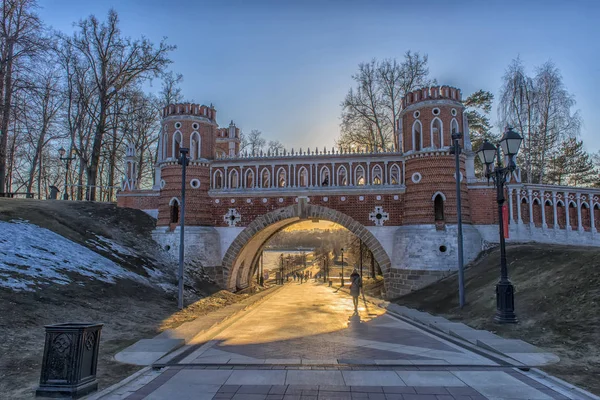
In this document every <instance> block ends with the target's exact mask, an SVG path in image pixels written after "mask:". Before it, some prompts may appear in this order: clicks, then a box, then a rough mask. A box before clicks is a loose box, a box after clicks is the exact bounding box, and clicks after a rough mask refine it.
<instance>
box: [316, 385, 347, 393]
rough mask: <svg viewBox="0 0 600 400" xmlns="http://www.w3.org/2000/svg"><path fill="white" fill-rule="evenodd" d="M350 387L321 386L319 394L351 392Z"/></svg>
mask: <svg viewBox="0 0 600 400" xmlns="http://www.w3.org/2000/svg"><path fill="white" fill-rule="evenodd" d="M349 391H350V386H346V385H319V392H349Z"/></svg>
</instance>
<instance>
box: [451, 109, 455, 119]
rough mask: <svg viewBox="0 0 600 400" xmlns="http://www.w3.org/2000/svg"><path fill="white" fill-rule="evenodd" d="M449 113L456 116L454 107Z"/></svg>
mask: <svg viewBox="0 0 600 400" xmlns="http://www.w3.org/2000/svg"><path fill="white" fill-rule="evenodd" d="M450 114H452V116H453V117H456V108H453V109H452V110H451V111H450Z"/></svg>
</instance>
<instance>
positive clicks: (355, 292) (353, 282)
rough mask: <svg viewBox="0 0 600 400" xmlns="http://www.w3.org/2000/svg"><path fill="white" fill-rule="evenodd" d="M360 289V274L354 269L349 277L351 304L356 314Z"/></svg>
mask: <svg viewBox="0 0 600 400" xmlns="http://www.w3.org/2000/svg"><path fill="white" fill-rule="evenodd" d="M361 288H362V278H361V277H360V274H359V273H358V271H357V270H356V268H354V271H352V275H350V295H352V302H353V303H354V312H355V313H357V312H358V296H360V289H361Z"/></svg>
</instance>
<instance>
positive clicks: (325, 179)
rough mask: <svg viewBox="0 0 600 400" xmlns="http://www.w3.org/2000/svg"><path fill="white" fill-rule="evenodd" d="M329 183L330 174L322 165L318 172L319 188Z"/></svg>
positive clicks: (325, 166)
mask: <svg viewBox="0 0 600 400" xmlns="http://www.w3.org/2000/svg"><path fill="white" fill-rule="evenodd" d="M330 181H331V173H330V171H329V167H328V166H327V165H324V166H322V167H321V169H320V172H319V186H329V185H330Z"/></svg>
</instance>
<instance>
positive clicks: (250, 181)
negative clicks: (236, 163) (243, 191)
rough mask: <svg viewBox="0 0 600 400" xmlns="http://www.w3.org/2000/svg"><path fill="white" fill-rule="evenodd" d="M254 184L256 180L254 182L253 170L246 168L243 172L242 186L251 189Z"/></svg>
mask: <svg viewBox="0 0 600 400" xmlns="http://www.w3.org/2000/svg"><path fill="white" fill-rule="evenodd" d="M255 185H256V182H254V171H253V170H251V169H247V170H246V172H245V174H244V187H245V188H249V189H253V188H254V186H255Z"/></svg>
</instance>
